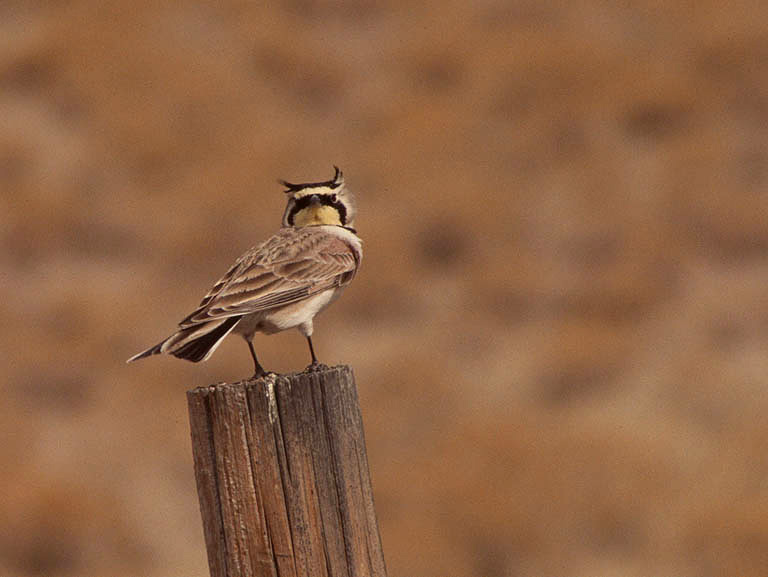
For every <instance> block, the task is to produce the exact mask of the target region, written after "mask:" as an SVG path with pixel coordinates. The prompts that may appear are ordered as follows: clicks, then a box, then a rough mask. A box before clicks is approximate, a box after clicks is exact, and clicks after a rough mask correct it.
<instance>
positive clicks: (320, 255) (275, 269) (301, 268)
mask: <svg viewBox="0 0 768 577" xmlns="http://www.w3.org/2000/svg"><path fill="white" fill-rule="evenodd" d="M358 264H359V257H358V255H357V253H356V252H355V250H354V249H353V248H352V247H351V246H350V245H349V244H348V243H347V242H345V241H344V240H342V239H341V238H339V237H337V236H335V235H333V234H328V233H324V232H322V231H317V230H313V229H312V228H307V229H283V230H281V231H280V232H279V233H278V234H276V235H275V236H273V237H272V238H270V239H269V240H268V241H266V242H265V243H264V244H262V245H260V246H258V247H256V248H254V249H252V250H250V251H248V252H247V253H245V254H244V255H243V256H242V257H240V259H239V260H238V262H237V263H235V265H234V266H233V267H232V268H231V269H230V270H229V271H228V272H227V274H225V275H224V276H223V277H222V278H221V279H220V280H219V281H218V282H217V283H216V284H215V285H214V286H213V288H212V289H211V290H210V291H209V293H208V294H207V295H206V296H205V298H204V299H203V300H202V302H201V303H200V306H199V307H198V309H197V310H195V311H194V312H193V313H192V314H190V315H189V316H188V317H187V318H186V319H184V320H183V321H182V322H181V323H180V326H182V327H185V326H190V325H194V324H197V323H201V322H206V321H210V320H214V319H221V318H225V317H232V316H240V315H245V314H250V313H255V312H259V311H265V310H269V309H273V308H277V307H281V306H285V305H288V304H291V303H295V302H298V301H301V300H304V299H306V298H309V297H310V296H312V295H315V294H317V293H320V292H322V291H324V290H327V289H329V288H333V287H338V286H344V285H346V284H348V283H349V282H350V281H351V280H352V277H354V275H355V272H356V271H357V267H358Z"/></svg>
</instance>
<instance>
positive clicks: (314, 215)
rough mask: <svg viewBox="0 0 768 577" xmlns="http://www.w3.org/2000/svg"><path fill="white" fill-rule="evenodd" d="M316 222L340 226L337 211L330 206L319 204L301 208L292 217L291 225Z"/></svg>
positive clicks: (308, 224)
mask: <svg viewBox="0 0 768 577" xmlns="http://www.w3.org/2000/svg"><path fill="white" fill-rule="evenodd" d="M318 224H335V225H337V226H341V218H340V217H339V211H338V210H336V209H335V208H333V207H332V206H326V205H322V204H321V205H319V206H308V207H306V208H302V209H301V210H300V211H299V212H297V213H296V215H295V216H294V217H293V226H315V225H318Z"/></svg>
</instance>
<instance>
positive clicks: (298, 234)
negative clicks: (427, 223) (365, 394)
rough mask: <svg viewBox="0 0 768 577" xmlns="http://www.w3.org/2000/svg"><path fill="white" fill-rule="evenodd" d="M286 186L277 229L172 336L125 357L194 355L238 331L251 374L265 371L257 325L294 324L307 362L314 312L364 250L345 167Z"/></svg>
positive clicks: (201, 357)
mask: <svg viewBox="0 0 768 577" xmlns="http://www.w3.org/2000/svg"><path fill="white" fill-rule="evenodd" d="M334 169H335V173H334V176H333V178H332V179H330V180H326V181H322V182H304V183H299V184H294V183H291V182H287V181H285V180H279V181H278V182H279V183H280V184H282V185H283V186H284V187H285V190H284V192H285V193H286V196H287V205H286V207H285V212H284V213H283V221H282V227H281V228H280V229H279V230H278V232H277V233H275V234H274V235H272V236H271V237H270V238H268V239H267V240H265V241H264V242H262V243H261V244H259V245H257V246H254V247H253V248H251V249H249V250H248V251H246V252H245V253H244V254H243V255H242V256H241V257H240V258H238V259H237V261H236V262H235V264H234V265H232V267H231V268H230V269H229V270H228V271H227V272H226V273H225V274H224V276H222V277H221V278H220V279H219V280H218V281H217V282H216V283H215V284H214V285H213V287H212V288H211V290H210V291H208V294H206V295H205V297H204V298H203V300H202V301H201V302H200V304H199V305H198V307H197V308H196V309H195V310H194V311H193V312H192V313H190V314H189V315H188V316H187V317H185V318H184V319H183V320H182V321H181V322H180V323H179V324H178V327H177V329H176V332H174V333H173V334H172V335H171V336H169V337H168V338H166V339H164V340H162V341H161V342H159V343H158V344H156V345H155V346H153V347H150V348H148V349H147V350H145V351H142V352H140V353H138V354H137V355H134V356H133V357H131V358H130V359H128V361H127V362H129V363H130V362H133V361H137V360H139V359H143V358H146V357H150V356H152V355H158V354H169V355H173V356H175V357H177V358H180V359H186V360H188V361H192V362H195V363H196V362H200V361H205V360H207V359H208V358H209V357H210V356H211V355H212V354H213V352H214V351H215V350H216V349H217V348H218V346H219V345H220V344H221V342H222V341H223V340H224V339H225V338H226V337H227V336H228V335H229V334H230V333H236V334H239V335H240V336H242V337H243V338H244V339H245V341H246V343H247V344H248V348H249V349H250V353H251V357H252V359H253V365H254V371H255V372H254V375H253V376H254V378H258V377H261V376H263V375H266V374H267V371H265V370H264V368H263V367H262V365H261V363H260V362H259V360H258V358H257V356H256V351H255V350H254V347H253V338H254V335H255V334H256V333H266V334H274V333H277V332H280V331H284V330H287V329H291V328H297V329H298V330H299V332H300V333H301V334H302V335H303V336H304V337H305V338H306V339H307V343H308V344H309V352H310V355H311V359H312V361H311V363H310V364H309V366H307V368H306V369H305V370H307V371H313V370H319V369H321V368H322V367H323V366H324V365H321V364H320V363H319V362H318V360H317V355H316V354H315V349H314V347H313V345H312V333H313V319H314V317H315V315H317V313H319V312H320V311H321V310H323V309H324V308H325V307H327V306H328V305H329V304H331V303H332V302H333V301H334V300H336V299H337V298H338V297H339V296H340V294H341V293H342V291H343V290H344V289H345V288H346V287H347V285H349V283H350V282H352V279H353V278H354V277H355V275H356V274H357V271H358V269H359V267H360V263H361V261H362V258H363V251H362V240H361V239H360V238H359V237H358V236H357V231H356V230H355V229H354V228H353V226H354V219H355V213H356V210H355V202H354V197H353V195H352V193H351V192H350V191H349V190H348V189H347V186H346V184H345V182H344V175H343V174H342V172H341V170H339V168H338V167H336V166H334Z"/></svg>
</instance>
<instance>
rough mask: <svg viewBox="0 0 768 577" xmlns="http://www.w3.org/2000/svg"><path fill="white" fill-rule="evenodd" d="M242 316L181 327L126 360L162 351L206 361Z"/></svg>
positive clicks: (182, 357) (191, 359) (184, 357)
mask: <svg viewBox="0 0 768 577" xmlns="http://www.w3.org/2000/svg"><path fill="white" fill-rule="evenodd" d="M241 318H242V317H227V318H225V319H222V320H217V321H208V322H205V323H200V324H197V325H191V326H188V327H184V328H181V329H179V330H178V331H177V332H175V333H174V334H172V335H171V336H170V337H168V338H167V339H165V340H164V341H162V342H159V343H157V344H156V345H155V346H154V347H150V348H148V349H147V350H146V351H142V352H140V353H139V354H137V355H134V356H132V357H131V358H130V359H128V360H127V361H126V362H128V363H131V362H133V361H138V360H139V359H143V358H146V357H151V356H152V355H159V354H162V353H167V354H169V355H173V356H174V357H177V358H179V359H186V360H188V361H192V362H193V363H198V362H200V361H205V360H207V359H208V357H210V356H211V355H212V354H213V351H215V350H216V348H217V347H218V346H219V345H220V344H221V341H223V340H224V337H226V336H227V335H228V334H229V333H230V332H231V331H232V329H234V328H235V326H236V325H237V323H239V322H240V319H241Z"/></svg>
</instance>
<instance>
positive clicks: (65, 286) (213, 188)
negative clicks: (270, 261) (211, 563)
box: [0, 0, 768, 577]
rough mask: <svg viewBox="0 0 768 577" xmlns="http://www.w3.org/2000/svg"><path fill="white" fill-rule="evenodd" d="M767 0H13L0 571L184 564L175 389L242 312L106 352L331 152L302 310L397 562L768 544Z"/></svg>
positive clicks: (190, 542)
mask: <svg viewBox="0 0 768 577" xmlns="http://www.w3.org/2000/svg"><path fill="white" fill-rule="evenodd" d="M766 22H768V9H766V5H765V3H758V2H752V3H750V2H737V3H718V2H698V3H685V2H669V1H667V2H664V1H662V2H646V3H640V4H638V3H634V4H621V5H614V4H612V3H604V2H596V1H594V2H587V3H575V4H573V6H571V7H566V6H565V5H563V4H562V3H557V2H515V3H510V2H500V1H495V0H488V1H482V2H477V3H467V2H447V3H440V4H434V5H431V6H430V5H423V4H419V3H408V2H400V3H392V4H384V3H378V2H372V1H360V2H350V3H340V2H339V3H337V2H330V1H326V0H318V1H287V2H283V3H279V4H274V5H272V6H270V7H259V6H258V3H237V2H225V3H217V4H215V5H213V4H211V5H205V4H201V3H194V2H176V3H165V4H162V3H160V4H158V3H154V2H142V1H138V2H131V3H128V2H124V3H115V4H109V3H108V4H104V3H101V2H94V1H88V0H85V1H80V2H70V3H53V2H51V3H46V2H14V1H11V2H7V3H4V4H3V5H2V7H0V38H2V41H1V42H0V187H1V188H2V191H3V192H2V195H1V196H0V239H1V240H2V246H1V248H0V264H1V265H2V270H3V274H2V275H0V283H1V286H2V289H3V290H2V293H3V298H2V302H1V303H0V324H1V326H2V330H1V331H0V339H1V341H2V351H3V358H4V362H3V366H4V368H5V371H4V372H5V375H4V378H3V379H2V381H1V382H0V387H2V392H3V395H2V403H0V439H2V445H1V446H0V456H1V458H2V461H1V462H2V467H0V481H1V485H2V487H3V488H4V498H3V499H2V500H0V574H1V575H7V576H29V577H35V576H39V575H56V576H58V577H68V576H82V575H111V576H116V577H119V576H135V575H144V576H149V577H153V576H157V577H161V576H162V577H167V576H170V575H185V576H186V575H207V566H206V560H205V551H204V545H203V540H202V529H201V526H200V521H199V513H198V509H197V496H196V492H195V487H194V480H193V475H192V464H191V452H190V446H189V439H188V425H187V419H186V405H185V397H184V391H185V390H186V389H187V388H190V387H193V386H197V385H202V384H207V383H210V382H215V381H220V380H235V379H239V378H242V377H245V376H247V375H248V374H249V371H250V368H251V366H250V360H249V358H248V354H247V349H246V347H245V346H244V345H243V344H242V342H239V341H237V340H235V339H232V340H231V342H229V341H228V342H226V343H225V344H224V345H223V346H222V347H221V349H219V351H218V352H217V353H216V355H215V356H214V357H213V359H212V360H211V361H209V362H208V363H205V364H202V365H192V364H188V363H184V362H182V361H178V360H176V359H172V358H155V359H151V360H149V361H145V362H143V363H142V364H138V365H130V366H126V365H125V364H124V361H125V359H126V358H128V357H129V356H130V355H132V354H134V353H135V352H137V351H138V350H140V349H142V348H144V347H146V346H149V345H151V344H154V343H155V342H156V341H158V340H159V339H160V338H162V337H164V336H166V335H167V334H168V333H169V332H170V331H171V330H172V327H173V325H174V324H175V322H177V321H178V320H179V319H181V318H182V317H183V316H184V315H185V314H186V313H188V312H189V310H190V309H191V308H192V307H193V306H194V305H195V304H197V302H198V300H199V298H200V297H201V296H202V295H203V294H204V292H205V291H206V290H207V289H208V287H209V286H210V284H211V283H212V282H213V281H214V280H215V279H216V278H217V277H218V276H219V275H220V274H221V273H222V272H223V271H224V270H226V268H227V267H228V266H229V264H230V263H231V261H233V259H234V258H236V257H237V256H238V255H239V254H240V253H241V252H242V251H243V250H245V249H246V248H247V247H249V246H251V245H252V244H255V243H256V242H258V241H260V240H261V239H263V238H265V237H266V236H267V235H269V234H270V233H272V232H273V231H274V230H275V229H276V228H277V226H278V225H279V219H280V215H281V211H282V208H283V197H282V194H281V192H280V190H281V189H280V187H279V186H278V185H277V184H276V183H275V179H277V178H286V179H289V180H298V181H301V180H315V179H324V178H327V177H328V176H330V174H331V170H332V168H331V165H332V164H338V165H339V166H341V167H342V168H343V169H344V170H345V173H346V175H347V179H348V182H349V184H350V187H351V188H352V189H353V190H355V191H357V194H358V197H359V203H360V213H359V219H358V223H357V225H358V229H359V232H360V234H361V236H362V237H363V238H364V240H365V250H366V256H365V260H364V264H363V269H362V272H361V274H360V275H359V277H358V278H357V279H356V281H355V283H354V284H353V286H352V287H351V288H350V289H349V290H348V292H347V294H346V295H345V296H344V298H342V299H341V300H340V301H339V302H338V303H337V304H335V305H334V306H333V307H332V308H331V309H329V310H328V311H326V312H325V313H323V315H321V316H320V317H319V318H318V320H317V322H316V339H315V344H316V347H317V349H318V353H319V355H320V356H321V358H322V360H324V361H325V362H327V363H329V364H332V363H340V362H346V363H349V364H351V365H352V366H353V367H354V369H355V371H356V374H357V380H358V386H359V389H360V395H361V401H362V403H363V411H364V417H365V421H366V428H367V431H366V432H367V439H368V443H369V447H368V449H369V456H370V460H371V467H372V475H373V482H374V488H375V492H376V501H377V508H378V513H379V518H380V523H381V529H382V536H383V542H384V549H385V553H386V556H387V562H388V566H389V570H390V575H391V576H392V577H398V576H402V577H410V576H420V577H446V576H449V577H462V576H466V577H470V576H483V577H495V576H511V575H528V576H540V575H559V576H575V577H577V576H578V577H582V576H585V575H589V576H596V575H610V576H647V575H675V576H677V577H685V576H706V575H729V576H731V575H739V576H748V575H755V576H764V575H766V574H767V573H768V460H766V454H768V420H766V417H765V415H766V412H768V386H767V385H768V355H766V351H768V307H767V306H766V304H768V288H767V287H768V193H767V192H766V191H767V190H768V131H766V126H768V25H766ZM256 344H257V348H258V350H259V351H260V354H261V357H262V359H263V362H264V363H265V365H266V366H267V367H268V368H271V369H274V370H279V371H289V370H296V369H300V368H302V367H303V366H304V365H305V364H306V362H307V360H308V359H307V351H306V349H305V343H304V342H303V339H302V338H301V337H300V336H299V335H298V333H295V332H292V333H285V334H281V335H278V336H274V337H271V338H259V339H257V343H256Z"/></svg>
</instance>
